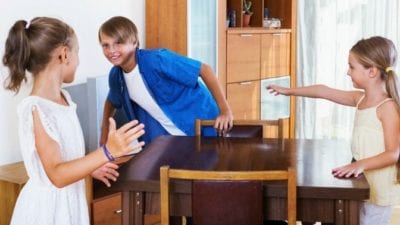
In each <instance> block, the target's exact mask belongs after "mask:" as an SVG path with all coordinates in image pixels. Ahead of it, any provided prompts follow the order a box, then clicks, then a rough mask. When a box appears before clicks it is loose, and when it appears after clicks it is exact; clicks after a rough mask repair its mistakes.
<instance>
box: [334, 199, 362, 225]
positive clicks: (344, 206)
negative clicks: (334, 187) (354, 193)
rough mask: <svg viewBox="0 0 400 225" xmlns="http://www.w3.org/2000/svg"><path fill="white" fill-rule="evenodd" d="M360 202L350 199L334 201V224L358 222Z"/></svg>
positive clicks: (344, 224) (345, 224)
mask: <svg viewBox="0 0 400 225" xmlns="http://www.w3.org/2000/svg"><path fill="white" fill-rule="evenodd" d="M360 204H361V202H359V201H352V200H340V199H339V200H336V201H335V212H336V215H335V225H347V224H359V220H360V212H359V207H360Z"/></svg>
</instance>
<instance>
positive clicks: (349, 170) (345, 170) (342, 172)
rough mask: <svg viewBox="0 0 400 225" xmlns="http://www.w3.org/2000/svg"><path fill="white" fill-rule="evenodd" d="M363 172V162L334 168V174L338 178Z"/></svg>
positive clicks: (356, 175)
mask: <svg viewBox="0 0 400 225" xmlns="http://www.w3.org/2000/svg"><path fill="white" fill-rule="evenodd" d="M363 172H364V168H363V166H362V164H361V163H358V162H354V163H351V164H348V165H345V166H341V167H337V168H334V169H332V175H333V176H335V177H337V178H350V177H358V176H359V175H360V174H362V173H363Z"/></svg>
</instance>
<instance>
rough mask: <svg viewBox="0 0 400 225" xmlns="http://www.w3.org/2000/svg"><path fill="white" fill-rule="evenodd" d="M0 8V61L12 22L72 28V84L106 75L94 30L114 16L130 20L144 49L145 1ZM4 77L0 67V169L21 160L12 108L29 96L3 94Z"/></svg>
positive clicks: (47, 1) (87, 0)
mask: <svg viewBox="0 0 400 225" xmlns="http://www.w3.org/2000/svg"><path fill="white" fill-rule="evenodd" d="M0 5H1V13H0V56H1V58H2V57H3V54H4V45H5V40H6V38H7V35H8V30H9V29H10V27H11V26H12V24H13V23H14V22H15V21H16V20H19V19H25V20H30V19H32V18H33V17H36V16H50V17H56V18H59V19H62V20H63V21H65V22H66V23H68V24H69V25H71V26H72V27H73V28H74V30H75V32H76V34H77V36H78V40H79V45H80V53H79V56H80V65H79V68H78V70H77V74H76V78H75V82H74V83H75V84H76V83H82V82H85V81H86V78H87V77H95V76H100V75H106V74H107V73H108V71H109V69H110V67H111V64H110V63H108V62H107V61H106V59H105V58H104V56H103V54H102V52H101V48H100V46H99V44H98V39H97V31H98V28H99V27H100V25H101V24H102V23H103V22H104V21H105V20H107V19H108V18H110V17H112V16H117V15H121V16H126V17H128V18H130V19H131V20H132V21H133V22H134V23H135V24H136V26H137V27H138V30H139V38H140V40H141V46H145V43H144V41H145V40H144V32H145V27H144V18H145V0H113V1H110V0H68V1H67V0H58V1H54V0H35V1H30V0H0ZM6 76H7V68H5V67H4V65H3V64H2V63H0V82H1V85H0V165H3V164H7V163H12V162H16V161H20V160H22V158H21V155H20V147H19V142H18V130H17V128H18V119H17V115H16V107H17V105H18V103H19V102H20V101H21V99H22V98H24V97H25V96H26V95H28V94H29V92H30V88H29V87H26V88H23V89H22V90H21V91H20V93H19V94H18V95H14V94H13V93H12V92H10V91H7V90H5V89H4V87H3V85H2V84H3V81H4V79H5V78H6Z"/></svg>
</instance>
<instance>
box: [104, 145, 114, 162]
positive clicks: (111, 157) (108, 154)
mask: <svg viewBox="0 0 400 225" xmlns="http://www.w3.org/2000/svg"><path fill="white" fill-rule="evenodd" d="M101 148H102V149H103V152H104V155H106V157H107V159H108V161H114V160H115V158H114V157H113V156H112V155H111V153H110V151H108V149H107V146H106V144H104V145H102V146H101Z"/></svg>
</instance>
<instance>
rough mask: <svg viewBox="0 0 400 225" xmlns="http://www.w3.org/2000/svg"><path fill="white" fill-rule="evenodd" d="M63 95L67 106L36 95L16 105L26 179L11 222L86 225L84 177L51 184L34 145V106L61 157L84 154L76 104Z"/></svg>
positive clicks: (73, 157)
mask: <svg viewBox="0 0 400 225" xmlns="http://www.w3.org/2000/svg"><path fill="white" fill-rule="evenodd" d="M63 94H64V96H65V98H66V99H67V102H68V104H69V106H63V105H60V104H57V103H55V102H52V101H49V100H47V99H44V98H40V97H37V96H29V97H27V98H25V99H24V100H23V101H22V102H21V103H20V105H19V106H18V116H19V138H20V146H21V151H22V157H23V160H24V164H25V168H26V170H27V173H28V176H29V180H28V182H27V183H26V184H25V186H24V187H23V189H22V191H21V193H20V194H19V196H18V200H17V203H16V205H15V208H14V213H13V216H12V219H11V225H30V224H32V225H89V215H88V207H87V202H86V195H85V182H84V180H80V181H78V182H75V183H73V184H70V185H68V186H66V187H63V188H57V187H56V186H54V185H53V184H52V183H51V182H50V180H49V178H48V177H47V175H46V172H45V170H44V168H43V165H42V163H41V161H40V158H39V156H38V153H37V151H36V147H35V139H34V133H33V118H32V109H33V108H34V107H35V108H36V109H37V110H38V112H39V117H40V120H41V122H42V125H43V127H44V129H45V130H46V132H47V134H48V135H49V136H50V137H51V138H52V139H54V140H55V141H56V142H57V143H58V144H59V146H60V151H61V152H60V154H61V157H62V159H63V160H65V161H69V160H73V159H76V158H80V157H82V156H84V154H85V145H84V140H83V134H82V129H81V126H80V124H79V120H78V117H77V114H76V104H75V103H73V102H72V100H71V97H70V95H69V94H68V93H67V92H66V91H65V90H63Z"/></svg>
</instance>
